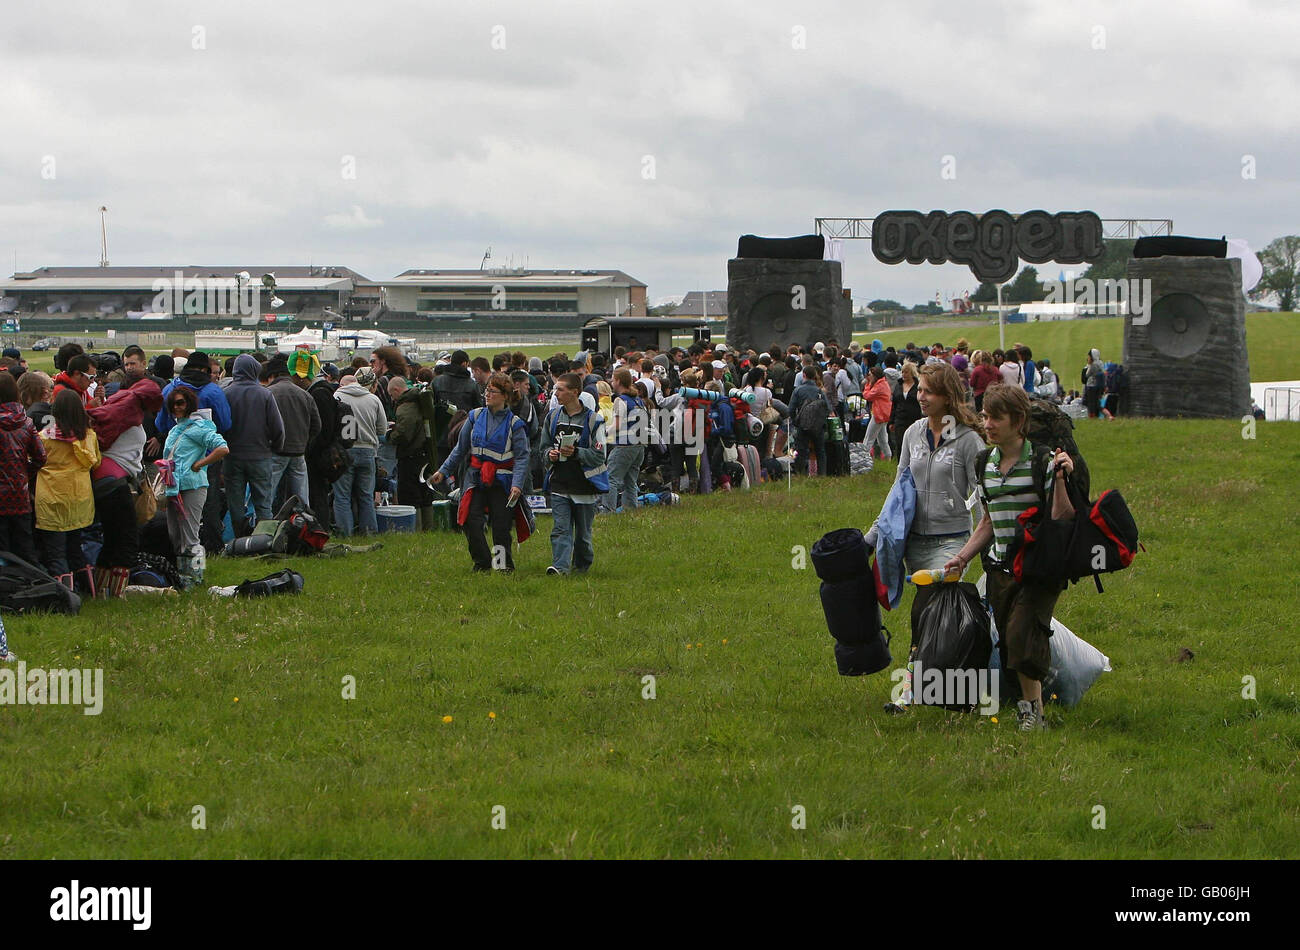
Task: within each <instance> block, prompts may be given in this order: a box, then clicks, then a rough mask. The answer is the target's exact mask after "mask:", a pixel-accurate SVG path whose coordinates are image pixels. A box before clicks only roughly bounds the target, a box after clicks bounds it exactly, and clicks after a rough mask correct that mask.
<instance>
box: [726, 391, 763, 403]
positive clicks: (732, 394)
mask: <svg viewBox="0 0 1300 950" xmlns="http://www.w3.org/2000/svg"><path fill="white" fill-rule="evenodd" d="M727 398H729V399H740V400H742V401H744V402H747V403H749V404H750V405H751V406H752V405H753V404H754V403H756V402H757V401H758V394H757V393H747V392H745V391H744V390H743V389H729V390H727Z"/></svg>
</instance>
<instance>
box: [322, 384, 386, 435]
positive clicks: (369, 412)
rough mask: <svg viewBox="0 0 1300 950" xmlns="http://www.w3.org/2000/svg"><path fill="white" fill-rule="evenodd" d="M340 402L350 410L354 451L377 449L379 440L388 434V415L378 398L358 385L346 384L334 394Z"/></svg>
mask: <svg viewBox="0 0 1300 950" xmlns="http://www.w3.org/2000/svg"><path fill="white" fill-rule="evenodd" d="M334 398H335V399H337V400H339V401H340V402H346V403H347V404H348V405H349V406H350V407H351V409H352V418H353V421H354V424H355V426H356V438H355V439H353V441H352V447H353V448H354V449H377V448H379V442H380V440H381V439H382V438H383V437H384V436H385V435H387V434H388V415H387V413H385V412H384V404H383V403H382V402H380V401H379V397H378V396H376V395H375V394H374V393H372V392H371V391H370V390H368V389H366V388H365V387H364V386H362V385H361V384H360V383H348V384H347V385H346V386H340V387H339V388H338V391H337V392H336V393H335V394H334Z"/></svg>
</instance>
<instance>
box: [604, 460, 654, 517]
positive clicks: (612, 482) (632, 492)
mask: <svg viewBox="0 0 1300 950" xmlns="http://www.w3.org/2000/svg"><path fill="white" fill-rule="evenodd" d="M644 459H645V446H644V445H615V446H613V447H612V448H611V449H610V450H609V463H608V464H609V491H607V492H605V497H604V498H603V499H602V503H603V505H604V507H605V508H607V509H608V510H610V511H615V510H617V508H618V493H619V491H620V490H622V492H623V507H625V508H635V507H636V496H637V475H639V474H640V472H641V462H642V461H643V460H644Z"/></svg>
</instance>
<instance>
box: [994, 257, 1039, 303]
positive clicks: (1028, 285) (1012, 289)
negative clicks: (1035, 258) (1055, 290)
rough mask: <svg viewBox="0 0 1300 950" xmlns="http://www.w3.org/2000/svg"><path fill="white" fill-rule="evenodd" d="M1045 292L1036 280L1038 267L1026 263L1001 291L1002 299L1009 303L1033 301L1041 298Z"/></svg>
mask: <svg viewBox="0 0 1300 950" xmlns="http://www.w3.org/2000/svg"><path fill="white" fill-rule="evenodd" d="M1045 296H1047V293H1046V292H1045V291H1044V290H1043V286H1042V284H1040V283H1039V282H1038V269H1037V268H1035V267H1032V266H1030V265H1028V264H1026V265H1025V267H1024V269H1023V270H1022V271H1021V272H1020V273H1019V274H1017V275H1016V279H1015V280H1013V281H1012V282H1011V285H1010V286H1009V287H1007V289H1006V290H1004V291H1003V292H1002V299H1003V300H1005V301H1008V302H1010V303H1033V302H1034V301H1035V300H1042V299H1043V298H1044V297H1045Z"/></svg>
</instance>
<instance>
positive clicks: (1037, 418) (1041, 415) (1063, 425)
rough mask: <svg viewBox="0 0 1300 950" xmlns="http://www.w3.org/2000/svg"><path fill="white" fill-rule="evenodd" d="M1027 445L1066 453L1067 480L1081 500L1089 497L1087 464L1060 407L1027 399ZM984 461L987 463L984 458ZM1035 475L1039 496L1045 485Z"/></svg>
mask: <svg viewBox="0 0 1300 950" xmlns="http://www.w3.org/2000/svg"><path fill="white" fill-rule="evenodd" d="M1029 441H1030V442H1032V443H1034V445H1036V446H1041V447H1042V448H1046V449H1065V451H1066V452H1068V453H1069V455H1070V459H1071V461H1073V462H1074V474H1073V475H1071V476H1070V478H1071V480H1072V481H1073V482H1074V487H1075V489H1076V490H1077V491H1078V492H1079V494H1080V495H1082V496H1083V497H1084V498H1087V497H1089V495H1088V490H1089V488H1090V487H1091V479H1090V477H1089V475H1088V463H1087V462H1085V461H1084V460H1083V456H1082V455H1080V454H1079V446H1078V445H1076V444H1075V441H1074V420H1072V419H1071V418H1070V417H1069V416H1067V415H1066V414H1065V413H1064V412H1062V411H1061V407H1060V406H1058V405H1056V404H1055V403H1053V402H1051V401H1050V400H1047V399H1044V398H1043V397H1041V396H1035V395H1030V396H1029ZM986 451H987V450H986ZM984 460H985V461H986V462H987V461H988V458H987V456H986V457H985V459H984ZM983 471H984V469H983V467H980V468H977V469H976V472H979V473H983ZM1034 474H1035V485H1034V487H1035V488H1037V489H1039V494H1042V493H1043V492H1042V489H1043V488H1044V485H1043V484H1042V482H1040V481H1038V475H1039V474H1040V473H1039V471H1038V469H1037V468H1035V472H1034Z"/></svg>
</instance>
